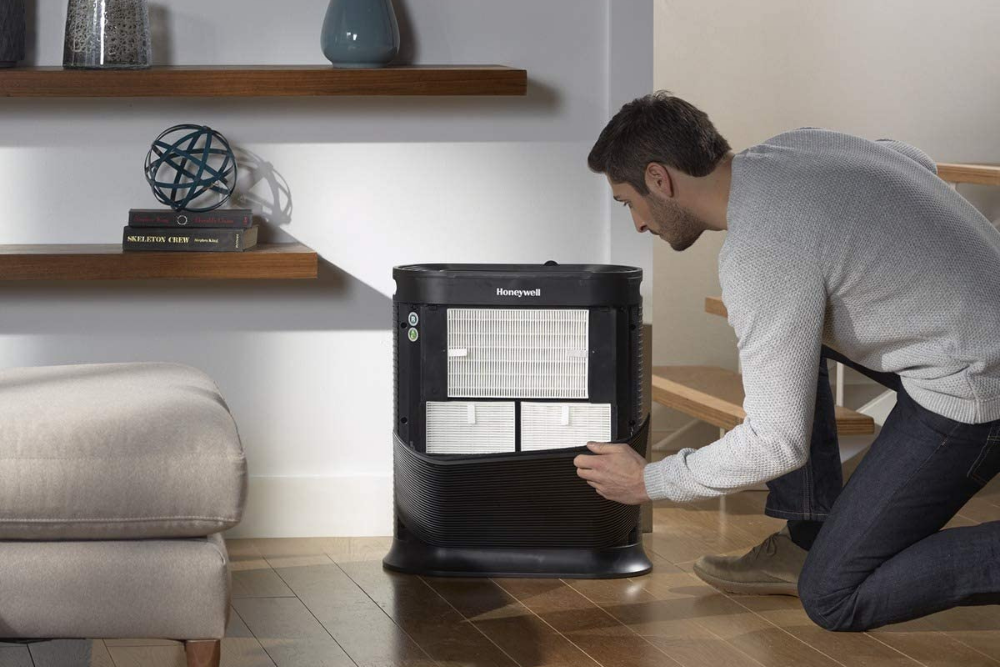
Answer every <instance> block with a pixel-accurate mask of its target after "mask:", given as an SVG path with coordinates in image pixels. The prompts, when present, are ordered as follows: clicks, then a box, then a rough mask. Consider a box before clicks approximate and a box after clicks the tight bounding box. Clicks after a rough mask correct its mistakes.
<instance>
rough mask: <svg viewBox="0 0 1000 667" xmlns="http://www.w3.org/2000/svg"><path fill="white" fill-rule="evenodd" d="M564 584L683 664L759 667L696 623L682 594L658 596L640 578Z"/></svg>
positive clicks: (706, 666)
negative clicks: (644, 585)
mask: <svg viewBox="0 0 1000 667" xmlns="http://www.w3.org/2000/svg"><path fill="white" fill-rule="evenodd" d="M565 583H566V584H567V585H568V586H570V587H571V588H573V589H574V590H576V591H578V592H580V593H581V594H582V595H583V596H584V597H586V598H587V599H588V600H590V601H591V602H593V603H595V604H597V605H598V606H599V607H601V608H602V609H603V610H604V611H606V612H607V613H609V614H610V615H611V616H613V617H614V618H615V619H616V620H618V621H619V622H620V623H621V624H622V625H624V626H626V627H627V628H629V629H630V630H632V631H633V632H635V633H636V634H638V635H641V636H643V637H644V638H646V640H647V641H649V642H650V643H652V644H654V645H655V646H657V647H658V648H660V649H661V650H662V651H663V652H664V653H666V654H667V655H669V656H670V657H671V658H673V659H674V660H675V661H676V662H677V663H679V664H680V665H683V666H684V667H714V666H715V665H719V664H725V665H732V666H733V667H760V664H759V663H758V662H756V661H755V660H753V659H752V658H750V657H749V656H747V655H745V654H743V653H741V652H740V651H738V650H737V649H735V648H734V647H733V646H731V645H730V644H728V643H727V642H725V641H724V640H722V639H720V638H719V637H718V636H717V635H715V634H713V633H712V632H710V631H709V630H707V629H706V628H704V627H703V626H701V625H699V624H698V623H697V619H696V615H693V614H692V613H691V607H690V606H689V605H688V604H686V600H685V598H686V596H684V595H677V594H671V595H669V596H664V597H663V598H660V599H658V598H656V597H655V596H654V595H653V594H652V593H650V592H649V591H647V590H645V589H644V588H643V585H642V582H641V577H640V578H636V579H634V580H633V579H605V580H567V581H566V582H565ZM684 583H687V582H684Z"/></svg>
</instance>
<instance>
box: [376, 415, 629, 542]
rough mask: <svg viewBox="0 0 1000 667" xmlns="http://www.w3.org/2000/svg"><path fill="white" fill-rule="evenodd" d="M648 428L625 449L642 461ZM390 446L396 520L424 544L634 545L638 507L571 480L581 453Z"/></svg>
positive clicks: (580, 449) (578, 449) (580, 450)
mask: <svg viewBox="0 0 1000 667" xmlns="http://www.w3.org/2000/svg"><path fill="white" fill-rule="evenodd" d="M648 425H649V424H648V420H647V421H646V422H644V423H643V424H642V427H641V428H640V429H639V431H638V432H637V433H636V434H635V436H634V437H633V438H632V439H631V440H629V442H628V443H627V444H629V445H630V446H631V447H632V448H633V449H634V450H635V451H637V452H639V453H640V454H642V455H644V454H645V446H646V430H647V428H648ZM394 441H395V452H394V457H393V458H394V471H395V484H394V487H395V496H396V512H397V518H398V519H399V520H400V521H401V522H402V523H403V524H404V525H405V527H406V529H407V530H408V531H409V532H411V533H413V534H414V535H415V536H416V537H417V538H419V539H420V540H422V541H423V542H426V543H427V544H429V545H432V546H437V547H563V548H574V547H575V548H589V549H603V548H607V547H613V546H618V545H624V544H628V543H630V541H634V538H635V536H634V535H632V533H633V531H634V530H635V528H636V523H637V522H638V520H639V507H638V506H628V505H622V504H619V503H615V502H611V501H609V500H605V499H604V498H602V497H601V496H600V495H598V494H597V492H596V491H595V490H594V489H593V488H592V487H591V486H590V485H588V484H587V482H586V481H584V480H583V479H581V478H580V477H578V476H577V474H576V467H575V466H574V465H573V459H574V457H576V455H577V454H580V453H582V452H584V451H585V450H584V449H583V448H577V449H572V450H560V451H546V452H538V453H519V454H514V455H509V454H504V455H496V454H487V455H477V456H428V455H426V454H421V453H419V452H416V451H414V450H413V449H412V448H410V447H408V446H407V445H406V444H405V443H403V442H401V441H400V439H399V438H398V437H396V438H394ZM630 536H631V539H630Z"/></svg>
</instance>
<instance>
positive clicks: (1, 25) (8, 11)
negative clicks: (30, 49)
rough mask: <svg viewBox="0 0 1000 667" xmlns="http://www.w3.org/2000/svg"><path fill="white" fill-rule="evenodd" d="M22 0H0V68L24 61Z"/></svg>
mask: <svg viewBox="0 0 1000 667" xmlns="http://www.w3.org/2000/svg"><path fill="white" fill-rule="evenodd" d="M24 31H25V25H24V0H0V67H13V66H14V65H16V64H17V63H18V62H19V61H21V60H24Z"/></svg>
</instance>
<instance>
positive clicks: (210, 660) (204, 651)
mask: <svg viewBox="0 0 1000 667" xmlns="http://www.w3.org/2000/svg"><path fill="white" fill-rule="evenodd" d="M184 651H185V653H187V663H188V667H219V660H220V659H221V658H222V642H221V641H219V640H218V639H213V640H208V641H202V640H192V641H186V642H184Z"/></svg>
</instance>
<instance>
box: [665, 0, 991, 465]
mask: <svg viewBox="0 0 1000 667" xmlns="http://www.w3.org/2000/svg"><path fill="white" fill-rule="evenodd" d="M655 14H656V29H655V39H656V46H655V53H656V58H655V60H656V69H655V81H656V87H657V88H665V89H668V90H671V91H673V92H674V93H675V94H677V95H680V96H681V97H683V98H685V99H687V100H689V101H690V102H692V103H694V104H696V105H697V106H699V107H700V108H701V109H703V110H704V111H705V112H706V113H708V114H709V116H710V117H711V118H712V120H713V122H714V123H715V125H716V126H717V127H718V129H719V130H720V131H721V132H722V134H723V135H725V136H726V137H727V138H728V139H729V142H730V143H731V144H732V146H733V148H734V149H735V150H737V151H739V150H742V149H744V148H746V147H748V146H750V145H753V144H755V143H759V142H761V141H763V140H765V139H767V138H768V137H770V136H773V135H775V134H778V133H780V132H783V131H785V130H789V129H794V128H797V127H802V126H819V127H827V128H831V129H836V130H841V131H844V132H850V133H853V134H857V135H860V136H864V137H869V138H873V139H874V138H879V137H892V138H895V139H899V140H902V141H906V142H909V143H912V144H914V145H916V146H919V147H920V148H922V149H924V150H925V151H927V153H928V154H930V155H931V156H932V157H933V158H935V159H936V160H938V161H940V162H994V163H995V162H1000V132H997V129H996V117H997V114H996V110H997V108H998V106H1000V87H998V86H996V83H995V76H994V74H995V71H996V66H995V63H997V62H998V61H1000V40H997V38H996V26H997V25H998V22H1000V3H996V2H994V1H992V0H956V1H955V2H950V3H941V2H934V1H931V0H879V2H871V1H870V0H837V1H836V2H821V1H819V0H810V1H803V0H767V1H766V2H743V1H742V0H715V1H713V2H703V1H702V0H657V1H656V9H655ZM960 191H961V192H963V194H965V195H966V196H968V197H969V198H970V199H971V200H973V202H974V203H976V204H977V205H978V206H979V207H980V208H981V210H983V211H984V212H985V213H986V214H987V216H988V217H990V218H991V219H994V220H995V219H997V218H998V217H1000V197H998V196H997V189H995V188H994V189H992V190H990V189H987V188H974V187H967V186H966V187H962V188H960ZM724 234H725V232H718V233H710V234H706V235H705V236H704V237H703V238H702V239H701V240H699V241H698V242H697V243H696V244H695V245H694V246H693V247H692V248H690V249H689V250H687V251H685V252H683V253H676V252H674V251H673V250H671V249H670V247H669V246H667V245H666V244H662V243H660V244H657V246H656V250H655V260H654V262H655V276H656V277H655V282H656V293H655V297H654V303H655V308H656V317H655V319H654V339H655V340H654V362H655V363H657V364H712V365H717V366H723V367H727V368H731V369H733V370H735V369H736V358H737V357H736V337H735V335H734V334H733V332H732V329H730V328H729V325H728V323H727V322H726V321H725V319H724V318H720V317H716V316H712V315H708V314H705V313H704V305H703V300H704V297H705V296H708V295H718V294H720V293H721V289H720V287H719V282H718V267H717V255H718V251H719V248H720V247H721V245H722V242H723V240H724ZM861 377H862V376H858V375H856V374H854V373H853V371H852V372H851V373H850V374H849V376H848V379H849V380H855V381H859V382H860V380H859V378H861ZM686 420H687V418H686V417H684V416H682V415H680V414H678V413H675V412H673V411H669V410H666V409H660V410H657V411H656V413H655V421H654V424H655V429H657V431H658V433H656V435H657V436H660V437H662V436H664V435H666V434H667V433H668V432H669V431H671V430H673V429H675V428H676V427H677V426H678V425H680V424H683V423H684V422H685V421H686ZM715 437H718V431H717V430H714V429H712V428H708V429H701V430H699V431H697V432H696V433H694V434H693V435H692V438H693V439H694V441H690V442H681V443H680V444H681V445H682V446H689V445H693V446H697V445H698V444H704V443H705V442H708V441H711V439H714V438H715ZM699 438H700V439H701V441H700V442H699V441H698V439H699ZM705 438H709V440H705Z"/></svg>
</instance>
